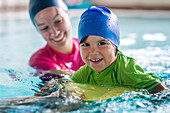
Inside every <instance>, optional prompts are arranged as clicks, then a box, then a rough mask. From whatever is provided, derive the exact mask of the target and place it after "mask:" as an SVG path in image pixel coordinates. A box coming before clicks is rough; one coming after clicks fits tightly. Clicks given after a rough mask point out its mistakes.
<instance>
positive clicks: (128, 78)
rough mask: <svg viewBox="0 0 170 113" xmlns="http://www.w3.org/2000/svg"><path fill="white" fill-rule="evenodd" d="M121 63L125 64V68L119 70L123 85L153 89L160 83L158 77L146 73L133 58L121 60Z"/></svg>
mask: <svg viewBox="0 0 170 113" xmlns="http://www.w3.org/2000/svg"><path fill="white" fill-rule="evenodd" d="M121 65H123V66H122V68H124V69H122V68H121V69H122V70H119V71H120V73H121V74H120V76H121V82H122V84H123V85H128V86H132V87H135V88H139V89H140V88H142V89H146V90H151V89H152V88H154V87H155V86H157V85H158V84H160V81H159V79H158V77H155V76H154V75H153V74H149V73H145V72H144V70H143V69H142V68H141V67H140V66H139V65H136V64H135V60H134V59H133V58H129V57H128V58H127V60H126V62H121Z"/></svg>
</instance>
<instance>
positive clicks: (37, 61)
mask: <svg viewBox="0 0 170 113" xmlns="http://www.w3.org/2000/svg"><path fill="white" fill-rule="evenodd" d="M29 65H30V66H31V67H33V68H35V69H37V70H52V69H57V70H66V69H69V70H73V71H77V70H78V69H79V68H80V67H81V66H83V65H84V62H83V61H82V59H81V56H80V47H79V40H78V39H77V38H73V53H72V54H70V55H68V54H64V53H60V52H58V51H55V50H53V49H52V48H51V47H50V46H49V45H48V44H47V45H46V46H45V47H43V48H41V49H40V50H38V51H37V52H36V53H34V54H33V55H32V57H31V58H30V61H29Z"/></svg>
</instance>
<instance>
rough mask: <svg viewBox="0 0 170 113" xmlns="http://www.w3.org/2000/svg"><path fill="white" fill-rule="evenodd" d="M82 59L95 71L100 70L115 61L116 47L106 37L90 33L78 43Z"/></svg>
mask: <svg viewBox="0 0 170 113" xmlns="http://www.w3.org/2000/svg"><path fill="white" fill-rule="evenodd" d="M80 52H81V57H82V59H83V61H84V62H85V63H86V64H87V65H88V66H89V67H91V68H92V69H93V70H95V71H97V72H102V71H103V70H105V69H106V68H107V67H109V66H110V65H111V64H112V63H114V62H115V61H116V58H117V56H116V55H115V52H116V47H115V46H114V45H113V44H112V43H110V42H109V41H108V40H107V39H105V38H103V37H100V36H94V35H90V36H88V38H87V40H86V41H85V42H83V43H81V44H80Z"/></svg>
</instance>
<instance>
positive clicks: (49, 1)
mask: <svg viewBox="0 0 170 113" xmlns="http://www.w3.org/2000/svg"><path fill="white" fill-rule="evenodd" d="M52 6H56V7H60V8H62V9H63V10H65V11H68V8H67V5H66V4H65V3H64V2H63V0H30V1H29V15H30V18H31V21H32V22H33V24H34V17H35V15H36V14H37V13H38V12H39V11H41V10H43V9H45V8H48V7H52Z"/></svg>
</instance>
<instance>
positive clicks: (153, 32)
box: [0, 11, 170, 113]
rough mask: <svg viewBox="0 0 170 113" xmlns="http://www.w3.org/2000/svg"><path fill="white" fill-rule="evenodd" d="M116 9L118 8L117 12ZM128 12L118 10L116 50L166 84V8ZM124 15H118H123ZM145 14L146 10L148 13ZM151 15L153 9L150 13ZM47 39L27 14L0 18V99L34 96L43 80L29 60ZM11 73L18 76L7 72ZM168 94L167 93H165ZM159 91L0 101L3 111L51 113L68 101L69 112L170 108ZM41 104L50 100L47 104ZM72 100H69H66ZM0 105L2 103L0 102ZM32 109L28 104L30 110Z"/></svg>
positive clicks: (169, 67)
mask: <svg viewBox="0 0 170 113" xmlns="http://www.w3.org/2000/svg"><path fill="white" fill-rule="evenodd" d="M116 13H119V12H116ZM130 13H133V11H132V12H124V13H122V12H121V11H120V14H119V24H120V32H121V43H120V50H121V51H122V52H123V53H124V54H125V55H127V56H131V57H134V58H135V59H136V61H137V63H138V64H140V65H141V66H142V67H143V68H144V69H145V70H146V71H148V72H150V71H151V72H153V73H155V74H156V75H157V76H160V77H163V81H162V82H163V84H164V85H165V86H167V87H170V31H169V30H170V17H169V16H167V15H170V13H169V12H168V13H166V14H165V16H163V15H164V14H163V15H161V16H150V15H147V16H141V15H140V14H141V12H140V11H139V12H137V13H135V14H134V15H133V16H129V15H127V14H130ZM121 14H122V15H121ZM146 14H149V13H148V12H146ZM150 14H154V13H152V12H150ZM78 19H79V18H78V16H73V17H72V18H71V22H72V24H73V36H75V37H77V24H78ZM44 45H45V41H43V39H42V38H41V36H40V35H39V34H38V33H37V32H36V30H35V28H34V27H33V25H32V23H31V22H30V21H29V20H28V19H27V18H24V19H21V18H20V19H1V20H0V54H1V55H0V78H1V79H0V100H1V99H9V98H16V97H23V96H32V95H34V93H35V92H36V91H39V84H41V80H40V79H39V78H38V77H32V75H33V74H32V73H34V71H35V70H33V69H32V68H30V67H29V66H28V65H27V64H28V59H29V58H30V56H31V55H32V53H34V52H35V51H36V50H37V49H39V48H40V47H42V46H44ZM12 74H15V75H16V78H13V79H12V78H11V77H10V76H9V75H12ZM164 95H166V94H164ZM164 95H161V96H160V98H151V97H150V95H147V94H146V95H144V94H140V93H135V92H126V93H123V94H122V95H121V96H120V97H112V98H110V99H108V100H105V101H97V102H70V101H69V100H68V99H66V100H62V99H51V100H50V99H48V100H45V101H40V102H39V103H35V104H27V105H18V106H15V105H11V106H10V107H6V108H4V107H2V106H0V111H1V112H4V111H6V112H18V111H19V112H41V111H44V112H52V111H53V110H56V109H58V108H59V107H61V106H63V105H65V106H66V107H69V105H72V107H73V110H72V111H70V112H87V111H88V112H118V113H119V112H120V113H122V112H135V113H136V112H157V113H158V112H166V113H168V112H169V111H170V108H169V107H170V98H169V97H166V98H165V97H164ZM45 103H51V104H50V105H48V106H46V104H45ZM70 103H71V104H70ZM0 104H1V103H0ZM30 108H31V109H30Z"/></svg>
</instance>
